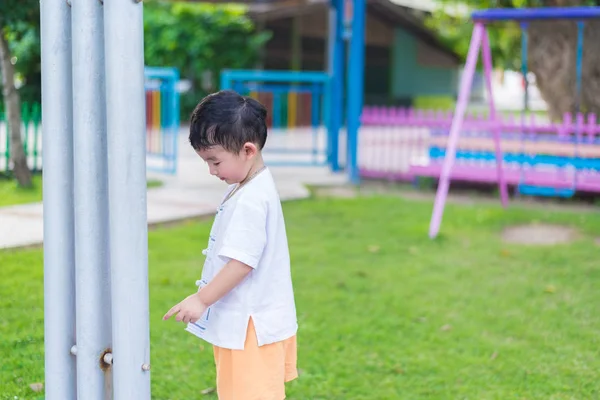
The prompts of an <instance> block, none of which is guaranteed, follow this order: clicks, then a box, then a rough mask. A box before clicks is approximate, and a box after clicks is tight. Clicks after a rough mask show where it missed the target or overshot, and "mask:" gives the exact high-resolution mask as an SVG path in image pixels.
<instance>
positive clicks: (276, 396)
mask: <svg viewBox="0 0 600 400" xmlns="http://www.w3.org/2000/svg"><path fill="white" fill-rule="evenodd" d="M213 350H214V353H215V364H216V367H217V394H218V396H219V400H283V399H285V382H289V381H291V380H294V379H296V378H297V377H298V370H297V368H296V362H297V353H296V336H293V337H291V338H289V339H286V340H284V341H282V342H276V343H272V344H268V345H265V346H260V347H259V346H258V340H257V339H256V330H255V328H254V322H253V321H252V318H250V321H249V322H248V330H247V332H246V342H245V344H244V350H231V349H224V348H222V347H217V346H213Z"/></svg>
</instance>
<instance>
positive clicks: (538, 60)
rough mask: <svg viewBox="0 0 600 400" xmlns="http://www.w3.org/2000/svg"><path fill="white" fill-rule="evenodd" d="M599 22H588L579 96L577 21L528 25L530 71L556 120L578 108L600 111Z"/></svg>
mask: <svg viewBox="0 0 600 400" xmlns="http://www.w3.org/2000/svg"><path fill="white" fill-rule="evenodd" d="M551 3H553V4H549V5H550V6H575V5H580V3H581V2H580V1H568V0H562V1H561V0H555V1H554V2H551ZM598 43H600V22H599V21H595V20H587V21H585V29H584V35H583V58H582V78H581V94H580V98H579V99H578V98H577V88H576V71H577V70H576V59H577V23H576V21H568V20H556V21H544V22H532V23H531V24H530V26H529V49H528V58H529V70H530V71H531V72H533V73H534V74H535V77H536V83H537V86H538V88H539V90H540V94H541V95H542V98H543V99H544V100H545V101H546V102H547V104H548V111H549V114H550V117H551V118H552V119H553V120H561V119H562V117H563V115H564V114H565V113H574V112H576V111H577V109H579V111H581V112H585V113H596V114H600V52H599V51H598Z"/></svg>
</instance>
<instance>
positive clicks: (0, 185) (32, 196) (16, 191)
mask: <svg viewBox="0 0 600 400" xmlns="http://www.w3.org/2000/svg"><path fill="white" fill-rule="evenodd" d="M162 184H163V183H162V181H160V180H157V179H149V180H148V182H147V187H148V189H151V188H156V187H160V186H162ZM40 201H42V177H41V175H34V177H33V187H32V188H21V187H18V186H17V182H16V181H15V180H12V179H10V180H9V179H3V178H0V207H6V206H14V205H18V204H27V203H36V202H40Z"/></svg>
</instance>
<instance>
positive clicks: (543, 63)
mask: <svg viewBox="0 0 600 400" xmlns="http://www.w3.org/2000/svg"><path fill="white" fill-rule="evenodd" d="M438 3H440V5H442V7H440V9H439V10H437V11H436V12H434V13H432V15H431V16H430V17H429V18H428V19H427V22H426V23H427V24H428V26H430V27H431V28H433V29H435V30H437V31H438V32H439V33H440V35H441V36H442V38H443V39H444V40H445V41H446V42H447V44H448V45H450V46H451V47H452V48H454V50H455V51H456V52H457V53H459V54H460V55H462V56H463V57H465V56H466V54H467V50H468V47H469V38H470V37H471V30H472V29H473V24H472V23H471V21H470V19H469V18H470V16H469V15H468V14H465V15H458V16H457V15H456V14H453V13H448V12H446V11H448V10H451V9H452V7H453V6H457V4H458V3H460V4H462V5H466V6H468V7H470V8H496V7H499V8H520V7H542V6H545V7H571V6H581V5H600V1H599V0H466V1H460V2H458V1H454V0H439V1H438ZM488 31H489V33H490V43H491V45H492V54H493V59H494V64H495V66H497V67H500V68H503V69H512V70H520V68H521V42H520V41H521V28H520V26H519V24H518V23H515V22H499V23H494V24H490V25H489V26H488ZM528 31H529V46H528V52H527V57H528V65H529V70H530V71H531V72H533V73H534V74H535V77H536V84H537V86H538V88H539V90H540V94H541V95H542V97H543V99H544V100H545V101H546V103H547V104H548V109H549V110H548V111H549V114H550V117H551V118H552V119H555V120H557V119H561V118H562V116H563V114H564V113H567V112H571V113H572V112H575V110H576V104H577V98H576V90H575V76H576V68H575V63H576V47H577V45H576V42H577V29H576V22H575V21H566V20H556V21H552V20H551V21H533V22H531V23H530V24H529V27H528ZM599 42H600V22H598V21H595V20H589V21H586V27H585V30H584V51H583V67H582V82H583V84H582V92H581V102H580V110H581V111H583V112H594V113H600V53H599V52H597V51H595V50H596V49H597V44H598V43H599Z"/></svg>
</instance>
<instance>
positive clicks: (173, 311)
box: [163, 304, 181, 321]
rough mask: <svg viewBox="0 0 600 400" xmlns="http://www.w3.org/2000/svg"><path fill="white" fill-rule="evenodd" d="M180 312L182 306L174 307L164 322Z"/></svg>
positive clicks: (166, 315)
mask: <svg viewBox="0 0 600 400" xmlns="http://www.w3.org/2000/svg"><path fill="white" fill-rule="evenodd" d="M179 311H181V306H180V305H179V304H177V305H174V306H173V307H172V308H171V309H170V310H169V311H168V312H167V313H166V314H165V316H164V317H163V320H164V321H166V320H168V319H169V318H171V317H172V316H173V315H175V314H177V313H178V312H179Z"/></svg>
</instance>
